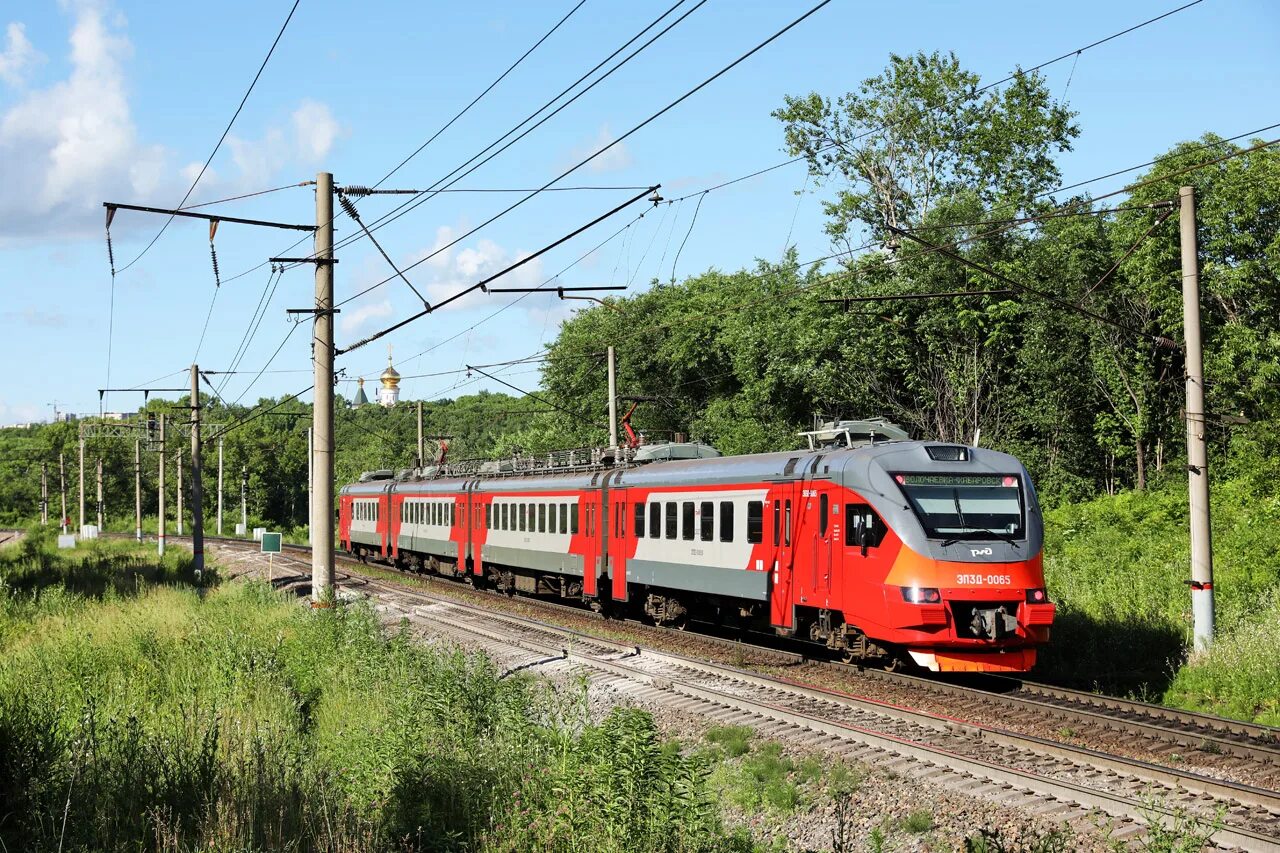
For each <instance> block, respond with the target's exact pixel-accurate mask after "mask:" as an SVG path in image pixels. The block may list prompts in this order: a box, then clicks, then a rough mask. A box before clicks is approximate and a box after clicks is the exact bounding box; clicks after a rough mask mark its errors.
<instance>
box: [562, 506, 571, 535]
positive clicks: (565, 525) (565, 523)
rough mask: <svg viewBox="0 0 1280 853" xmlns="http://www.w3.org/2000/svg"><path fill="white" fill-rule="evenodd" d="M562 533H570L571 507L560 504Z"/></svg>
mask: <svg viewBox="0 0 1280 853" xmlns="http://www.w3.org/2000/svg"><path fill="white" fill-rule="evenodd" d="M560 532H561V533H568V532H569V505H568V504H560Z"/></svg>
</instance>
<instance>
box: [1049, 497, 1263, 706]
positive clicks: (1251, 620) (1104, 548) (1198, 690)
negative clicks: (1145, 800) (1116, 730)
mask: <svg viewBox="0 0 1280 853" xmlns="http://www.w3.org/2000/svg"><path fill="white" fill-rule="evenodd" d="M1212 506H1213V547H1214V562H1215V566H1214V572H1215V584H1214V589H1215V596H1216V605H1217V621H1218V628H1219V630H1220V631H1221V632H1223V636H1224V637H1225V638H1231V637H1234V636H1237V635H1238V636H1239V638H1240V639H1239V643H1238V644H1237V645H1239V648H1236V649H1235V650H1234V651H1232V652H1231V653H1230V655H1231V656H1234V657H1233V659H1234V660H1237V661H1240V662H1242V663H1243V664H1244V666H1245V669H1243V670H1242V671H1241V672H1240V673H1239V674H1238V675H1237V676H1235V677H1233V676H1232V675H1231V674H1230V673H1229V672H1228V670H1227V668H1226V667H1225V666H1223V667H1217V668H1216V669H1215V667H1214V666H1213V665H1210V667H1209V670H1208V672H1212V673H1213V674H1212V675H1209V674H1206V675H1204V676H1202V677H1194V678H1190V680H1187V678H1186V677H1183V676H1181V675H1179V676H1177V677H1176V678H1175V673H1179V670H1180V669H1181V668H1182V666H1183V664H1184V663H1185V658H1186V647H1187V644H1188V643H1189V641H1190V629H1191V618H1190V609H1191V598H1190V593H1189V592H1188V590H1187V586H1186V583H1185V581H1186V579H1187V578H1188V577H1189V576H1190V558H1189V546H1188V538H1189V537H1188V522H1187V493H1186V486H1185V483H1179V482H1169V483H1166V484H1164V485H1162V486H1160V487H1158V488H1155V489H1153V490H1151V491H1149V492H1146V493H1139V492H1126V493H1122V494H1119V495H1114V496H1109V497H1102V498H1097V499H1095V500H1092V501H1088V502H1085V503H1080V504H1074V505H1068V506H1060V507H1057V508H1055V509H1052V510H1049V511H1046V513H1045V524H1046V542H1045V575H1046V582H1047V584H1048V587H1049V591H1050V595H1051V596H1052V597H1053V598H1054V599H1055V600H1056V601H1057V602H1058V605H1059V612H1058V618H1057V621H1056V622H1055V625H1054V628H1053V634H1052V640H1051V642H1050V644H1049V646H1048V647H1046V648H1045V649H1044V650H1043V652H1042V654H1041V661H1040V664H1039V667H1038V672H1039V673H1040V674H1042V676H1044V677H1049V678H1051V679H1053V680H1057V681H1062V682H1068V683H1076V684H1079V685H1082V686H1098V687H1101V688H1103V689H1109V690H1119V691H1122V692H1125V691H1127V692H1132V693H1136V694H1138V695H1140V696H1142V697H1143V698H1149V699H1154V700H1157V701H1158V700H1160V699H1161V698H1162V697H1164V698H1165V700H1166V701H1172V702H1176V703H1183V704H1185V703H1187V702H1190V703H1192V704H1191V706H1192V707H1221V708H1228V707H1229V708H1235V709H1240V710H1236V711H1233V713H1236V714H1243V715H1245V716H1250V717H1252V716H1255V715H1256V713H1265V712H1266V706H1267V700H1268V698H1269V697H1274V696H1275V695H1276V693H1275V691H1274V684H1275V681H1274V678H1275V676H1274V672H1275V670H1274V667H1270V668H1269V667H1267V666H1266V665H1265V663H1266V662H1265V661H1264V660H1263V659H1261V658H1260V657H1259V656H1258V655H1256V654H1253V653H1251V652H1249V651H1248V650H1247V647H1248V648H1251V647H1252V646H1259V645H1260V644H1261V642H1262V640H1263V637H1262V635H1261V634H1259V631H1262V632H1263V633H1265V624H1264V623H1265V619H1264V615H1263V613H1261V612H1260V611H1261V610H1262V608H1264V607H1265V606H1266V602H1268V601H1270V600H1271V597H1272V596H1273V595H1274V594H1275V592H1276V591H1277V590H1280V496H1277V495H1276V494H1275V490H1274V487H1272V486H1269V485H1267V484H1266V483H1264V482H1261V481H1259V480H1258V479H1257V478H1244V477H1241V478H1238V479H1235V480H1228V481H1220V482H1218V483H1217V484H1216V485H1215V486H1214V489H1213V495H1212ZM1249 626H1263V627H1255V628H1251V627H1249ZM1227 642H1228V643H1231V642H1232V641H1231V640H1230V639H1228V640H1227ZM1117 650H1123V651H1122V652H1120V653H1118V652H1117ZM1224 659H1225V657H1224ZM1171 681H1172V682H1174V683H1175V684H1179V685H1180V686H1179V687H1177V688H1176V689H1173V690H1169V692H1168V693H1167V694H1166V689H1168V688H1169V686H1170V682H1171ZM1267 689H1269V690H1271V692H1270V693H1268V692H1265V691H1266V690H1267ZM1218 697H1221V700H1219V698H1218ZM1255 707H1256V708H1258V709H1261V710H1259V711H1257V712H1254V711H1252V710H1251V709H1252V708H1255ZM1272 709H1273V711H1272V712H1274V706H1272Z"/></svg>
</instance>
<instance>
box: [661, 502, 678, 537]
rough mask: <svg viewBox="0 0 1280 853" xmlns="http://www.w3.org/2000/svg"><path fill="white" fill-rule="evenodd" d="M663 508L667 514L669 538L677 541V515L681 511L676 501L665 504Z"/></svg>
mask: <svg viewBox="0 0 1280 853" xmlns="http://www.w3.org/2000/svg"><path fill="white" fill-rule="evenodd" d="M663 506H664V507H665V508H666V509H665V512H666V528H667V538H668V539H675V538H676V514H677V513H678V512H679V511H680V510H679V509H678V508H677V506H676V502H675V501H667V502H666V503H665V504H663Z"/></svg>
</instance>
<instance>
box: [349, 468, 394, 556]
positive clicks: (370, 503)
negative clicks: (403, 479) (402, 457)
mask: <svg viewBox="0 0 1280 853" xmlns="http://www.w3.org/2000/svg"><path fill="white" fill-rule="evenodd" d="M390 485H391V484H390V483H389V482H388V481H385V480H375V481H373V482H370V483H353V484H351V485H349V486H346V487H344V488H343V490H342V495H341V498H340V506H342V510H341V511H340V513H339V520H340V522H341V521H342V519H343V513H344V512H345V514H346V521H345V525H346V527H345V530H346V534H347V536H346V540H345V541H346V544H347V547H348V549H349V550H351V551H353V552H354V551H357V550H360V551H364V552H365V553H370V554H377V555H379V556H386V553H387V550H386V538H387V516H388V507H389V503H388V490H389V488H390Z"/></svg>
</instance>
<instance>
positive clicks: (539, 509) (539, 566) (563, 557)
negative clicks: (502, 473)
mask: <svg viewBox="0 0 1280 853" xmlns="http://www.w3.org/2000/svg"><path fill="white" fill-rule="evenodd" d="M600 476H601V474H600V472H595V473H594V474H558V475H547V476H535V477H494V478H486V479H481V480H477V481H476V483H475V484H474V486H473V492H472V502H473V505H474V506H475V507H476V508H477V512H478V513H483V515H482V516H481V519H482V523H483V524H484V527H485V529H484V531H483V534H482V536H481V537H477V538H478V541H477V542H476V543H475V545H476V547H475V549H474V552H473V560H474V561H475V562H476V564H477V565H478V566H481V567H482V568H483V570H484V571H485V572H486V573H493V572H497V571H502V570H503V569H505V568H510V569H517V570H523V571H527V572H532V573H535V574H554V575H564V576H567V577H581V578H583V587H584V592H585V591H586V588H587V587H588V586H590V587H591V588H592V589H593V590H594V580H595V578H594V575H593V572H592V571H591V567H592V566H593V565H594V564H595V563H594V560H593V558H594V557H595V556H596V554H597V552H596V550H595V549H594V548H593V547H592V544H593V543H592V542H591V541H590V535H589V533H588V530H589V529H590V528H589V525H590V524H592V522H593V520H594V513H595V505H594V504H593V502H592V501H591V500H590V496H591V493H592V492H591V489H592V486H593V480H595V479H597V478H599V477H600Z"/></svg>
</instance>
